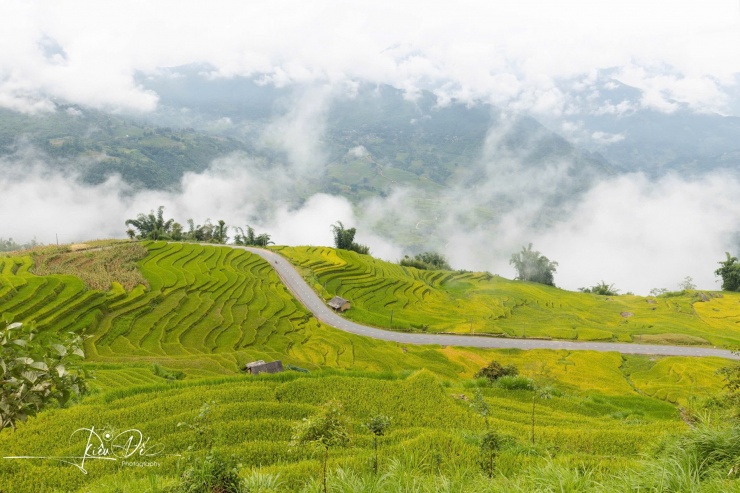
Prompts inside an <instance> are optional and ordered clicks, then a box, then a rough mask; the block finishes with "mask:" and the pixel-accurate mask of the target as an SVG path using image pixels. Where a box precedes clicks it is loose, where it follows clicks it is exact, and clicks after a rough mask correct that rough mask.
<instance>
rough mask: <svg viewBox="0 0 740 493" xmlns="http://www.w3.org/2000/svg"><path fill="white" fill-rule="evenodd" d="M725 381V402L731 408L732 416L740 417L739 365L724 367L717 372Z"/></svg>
mask: <svg viewBox="0 0 740 493" xmlns="http://www.w3.org/2000/svg"><path fill="white" fill-rule="evenodd" d="M717 373H718V374H719V375H721V376H722V378H723V379H724V381H725V385H724V388H725V390H726V391H727V395H726V396H725V400H726V401H727V403H728V404H729V405H730V406H731V407H732V409H733V414H734V415H735V416H736V417H740V363H735V364H734V365H730V366H724V367H722V368H720V369H719V370H717Z"/></svg>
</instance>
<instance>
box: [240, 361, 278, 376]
mask: <svg viewBox="0 0 740 493" xmlns="http://www.w3.org/2000/svg"><path fill="white" fill-rule="evenodd" d="M244 371H246V372H247V373H250V374H252V375H257V374H259V373H280V372H282V371H283V362H282V361H280V360H275V361H271V362H269V363H265V362H264V361H263V360H258V361H252V362H251V363H247V364H246V365H245V366H244Z"/></svg>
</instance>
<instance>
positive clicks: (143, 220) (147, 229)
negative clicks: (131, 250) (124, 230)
mask: <svg viewBox="0 0 740 493" xmlns="http://www.w3.org/2000/svg"><path fill="white" fill-rule="evenodd" d="M174 222H175V220H174V219H167V220H165V219H164V206H163V205H160V206H159V208H158V209H157V213H156V214H155V213H154V211H151V212H150V213H149V214H143V213H140V214H139V215H138V216H136V219H126V226H132V227H134V228H135V229H136V231H133V230H131V229H129V230H128V235H129V237H131V238H133V237H134V236H136V238H138V239H140V240H168V239H170V233H171V231H172V224H173V223H174Z"/></svg>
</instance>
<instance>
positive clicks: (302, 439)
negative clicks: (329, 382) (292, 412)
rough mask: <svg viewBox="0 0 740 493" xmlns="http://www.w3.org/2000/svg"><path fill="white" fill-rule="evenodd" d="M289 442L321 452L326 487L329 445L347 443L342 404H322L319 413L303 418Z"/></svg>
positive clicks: (346, 421)
mask: <svg viewBox="0 0 740 493" xmlns="http://www.w3.org/2000/svg"><path fill="white" fill-rule="evenodd" d="M291 444H292V445H293V446H294V447H298V446H302V445H308V446H310V447H314V448H315V449H318V450H320V451H322V452H323V455H322V466H323V467H322V473H321V477H322V480H323V485H324V493H326V491H327V487H326V464H327V462H328V460H329V448H330V447H344V446H346V445H348V444H349V422H348V420H347V418H346V417H345V416H344V410H343V408H342V405H341V404H340V403H339V402H336V401H329V402H327V403H326V404H324V405H323V406H322V409H321V413H319V414H318V415H316V416H312V417H311V418H303V421H302V422H301V423H299V424H298V425H297V426H296V427H295V428H294V430H293V437H292V441H291Z"/></svg>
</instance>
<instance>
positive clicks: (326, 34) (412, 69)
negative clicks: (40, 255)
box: [0, 0, 740, 113]
mask: <svg viewBox="0 0 740 493" xmlns="http://www.w3.org/2000/svg"><path fill="white" fill-rule="evenodd" d="M738 17H739V15H738V5H737V2H735V1H731V0H714V1H709V2H702V3H697V2H670V1H667V0H656V1H653V2H650V3H647V4H646V3H645V2H637V1H636V0H631V1H625V2H620V3H619V4H605V3H602V2H590V3H584V2H580V1H576V0H570V1H564V2H545V1H534V0H525V1H521V2H515V3H511V2H507V3H504V2H483V1H464V2H459V3H456V4H454V5H453V4H450V3H449V2H442V1H428V2H390V1H380V2H378V1H373V2H370V1H361V2H353V3H352V4H351V5H350V4H347V3H346V2H340V1H339V0H321V1H317V2H299V1H297V0H292V1H280V2H267V3H266V2H236V1H233V0H214V1H211V2H208V3H193V2H187V3H182V2H175V1H173V0H170V1H159V2H144V1H131V0H125V1H124V0H110V1H106V2H104V3H96V2H89V1H84V0H69V1H65V2H54V1H49V0H36V1H33V0H30V1H26V0H23V1H21V0H8V1H5V2H2V3H1V4H0V105H3V106H5V107H11V108H14V109H18V110H25V111H29V112H30V111H40V110H43V109H45V108H48V107H49V106H48V102H49V100H50V99H51V98H64V99H67V100H70V101H72V102H76V103H84V104H88V105H92V106H96V107H102V108H126V109H136V110H141V111H148V110H151V109H152V108H153V107H154V106H155V105H156V104H157V95H156V94H153V93H151V92H147V91H146V90H144V89H143V88H142V87H139V86H137V85H136V83H135V82H134V78H133V76H134V74H135V72H136V71H144V72H150V71H154V70H155V69H156V68H157V67H164V66H176V65H182V64H187V63H210V64H212V65H213V66H214V67H216V69H215V73H216V74H219V75H220V76H231V75H237V74H239V75H254V76H260V77H262V78H263V80H265V81H271V82H272V83H275V84H278V85H281V84H291V83H297V82H300V83H316V82H318V83H320V84H325V83H330V84H335V83H342V84H343V83H344V81H346V80H367V81H371V82H377V83H389V84H392V85H394V86H396V87H400V88H403V89H404V90H405V92H406V94H407V95H409V97H413V95H414V94H417V93H418V90H419V89H420V88H429V89H434V90H437V91H438V92H439V94H443V95H445V96H446V97H451V96H454V97H459V98H463V99H468V100H473V99H477V98H480V99H485V100H488V101H492V102H494V103H497V104H501V105H505V104H507V103H512V104H514V105H515V106H514V107H518V108H526V109H528V110H530V109H531V110H532V111H537V112H555V113H558V112H560V111H562V110H563V107H564V104H566V101H564V98H563V95H562V94H560V93H559V92H558V90H556V89H555V84H554V82H555V81H557V80H559V79H562V78H566V79H567V78H572V77H575V76H578V75H583V74H588V73H591V72H593V70H594V69H598V68H613V67H617V68H627V69H628V70H633V69H636V70H637V71H638V72H639V70H643V71H644V75H642V76H640V77H635V78H632V79H630V80H632V82H634V83H635V84H636V85H637V87H640V88H641V89H644V90H646V91H648V92H650V95H649V96H648V98H647V99H646V100H645V104H648V105H652V106H656V107H658V108H661V109H664V110H665V109H670V108H671V107H670V106H665V103H666V101H667V98H670V99H675V100H676V101H677V102H680V103H686V104H688V105H690V106H691V107H693V108H696V109H700V110H701V109H704V110H712V111H716V110H722V109H726V108H727V106H728V102H727V101H726V92H727V91H726V89H727V87H729V86H733V85H734V84H735V78H734V76H735V74H737V73H738V72H740V56H738V55H739V54H740V29H738V24H739V23H738ZM49 46H52V47H54V50H56V52H55V53H53V54H51V55H50V54H49V49H48V47H49ZM659 96H660V97H659ZM442 99H443V100H444V98H442ZM661 104H663V106H661Z"/></svg>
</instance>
